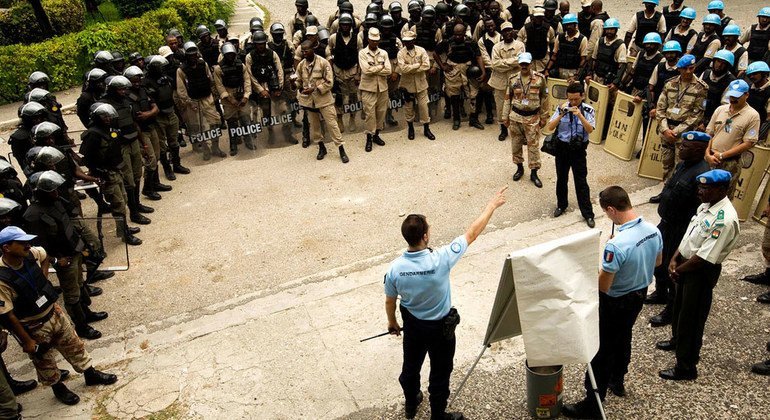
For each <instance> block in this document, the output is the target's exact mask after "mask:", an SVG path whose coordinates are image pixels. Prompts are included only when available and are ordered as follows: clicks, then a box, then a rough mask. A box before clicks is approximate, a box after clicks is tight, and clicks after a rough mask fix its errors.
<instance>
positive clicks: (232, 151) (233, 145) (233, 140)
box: [227, 119, 240, 156]
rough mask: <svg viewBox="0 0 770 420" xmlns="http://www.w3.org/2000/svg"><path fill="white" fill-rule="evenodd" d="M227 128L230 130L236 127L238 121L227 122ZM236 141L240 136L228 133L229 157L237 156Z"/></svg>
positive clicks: (230, 120)
mask: <svg viewBox="0 0 770 420" xmlns="http://www.w3.org/2000/svg"><path fill="white" fill-rule="evenodd" d="M227 126H228V127H230V129H234V128H235V127H238V120H235V119H229V120H227ZM238 140H240V136H236V135H233V132H232V131H230V156H235V155H237V154H238Z"/></svg>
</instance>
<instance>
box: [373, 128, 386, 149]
mask: <svg viewBox="0 0 770 420" xmlns="http://www.w3.org/2000/svg"><path fill="white" fill-rule="evenodd" d="M372 141H373V142H374V144H376V145H377V146H385V141H384V140H382V139H381V138H380V130H376V131H375V132H374V135H373V136H372Z"/></svg>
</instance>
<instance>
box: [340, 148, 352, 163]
mask: <svg viewBox="0 0 770 420" xmlns="http://www.w3.org/2000/svg"><path fill="white" fill-rule="evenodd" d="M340 160H342V163H348V162H350V158H349V157H348V154H347V153H345V146H340Z"/></svg>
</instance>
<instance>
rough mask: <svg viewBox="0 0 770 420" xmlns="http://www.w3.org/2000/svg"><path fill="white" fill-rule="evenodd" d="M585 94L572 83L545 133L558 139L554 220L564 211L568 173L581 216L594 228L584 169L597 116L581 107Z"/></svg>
mask: <svg viewBox="0 0 770 420" xmlns="http://www.w3.org/2000/svg"><path fill="white" fill-rule="evenodd" d="M583 98H584V93H583V84H582V83H579V82H577V83H572V84H571V85H569V86H567V103H565V104H562V105H559V107H558V108H556V111H555V112H554V113H553V115H552V116H551V119H550V120H549V121H548V124H546V127H545V131H546V132H552V131H554V130H556V132H555V133H554V135H555V136H556V137H557V138H558V140H559V142H558V143H557V145H558V147H557V148H556V210H554V212H553V217H559V216H561V215H562V214H564V212H565V211H566V210H567V206H569V201H567V192H568V189H567V184H568V183H569V171H570V169H571V170H572V176H573V177H574V178H575V195H576V196H577V201H578V206H579V207H580V214H581V215H582V216H583V218H584V219H585V221H586V224H587V225H588V227H590V228H593V227H594V226H595V222H594V209H593V206H592V205H591V190H590V189H589V188H588V179H587V178H588V168H587V165H586V148H587V147H588V136H589V135H590V134H591V133H592V132H593V131H594V127H595V126H596V112H595V111H594V109H593V108H592V107H591V105H588V104H586V103H583Z"/></svg>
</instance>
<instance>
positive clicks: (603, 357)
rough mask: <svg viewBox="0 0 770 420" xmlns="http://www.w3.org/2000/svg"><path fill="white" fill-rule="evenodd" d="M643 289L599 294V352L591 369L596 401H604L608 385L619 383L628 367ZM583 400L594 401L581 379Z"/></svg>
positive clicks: (588, 380) (587, 381)
mask: <svg viewBox="0 0 770 420" xmlns="http://www.w3.org/2000/svg"><path fill="white" fill-rule="evenodd" d="M646 295H647V288H646V287H645V288H644V289H640V290H636V291H633V292H631V293H627V294H625V295H623V296H620V297H611V296H609V295H607V294H605V293H601V292H599V351H598V352H596V356H594V358H593V360H591V367H592V368H593V370H594V378H595V379H596V386H597V389H598V390H599V397H601V399H602V400H604V397H606V396H607V387H608V385H609V383H610V382H613V383H621V382H623V377H624V376H625V375H626V373H628V364H629V363H631V338H632V337H631V334H632V330H633V327H634V323H636V318H637V317H638V316H639V312H641V310H642V306H643V305H644V298H645V296H646ZM584 384H585V388H586V399H587V400H589V401H593V400H594V398H595V397H594V392H593V389H592V388H591V380H590V378H589V376H588V372H586V375H585V381H584Z"/></svg>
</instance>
